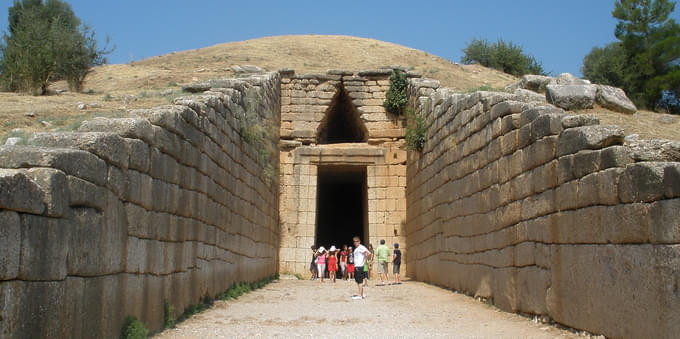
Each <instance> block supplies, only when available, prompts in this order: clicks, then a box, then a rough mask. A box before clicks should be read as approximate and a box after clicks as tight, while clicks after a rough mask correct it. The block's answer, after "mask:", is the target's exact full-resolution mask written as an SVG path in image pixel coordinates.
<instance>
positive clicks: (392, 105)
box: [383, 70, 408, 115]
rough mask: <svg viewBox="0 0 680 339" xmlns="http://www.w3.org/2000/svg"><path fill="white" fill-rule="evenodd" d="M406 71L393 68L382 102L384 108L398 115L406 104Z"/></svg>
mask: <svg viewBox="0 0 680 339" xmlns="http://www.w3.org/2000/svg"><path fill="white" fill-rule="evenodd" d="M407 85H408V82H407V81H406V73H404V72H402V71H400V70H395V71H394V72H393V73H392V75H391V76H390V88H389V89H388V90H387V93H386V99H385V102H384V104H383V105H384V106H385V109H386V110H387V111H388V112H390V113H393V114H396V115H400V114H401V113H402V110H403V109H404V107H405V106H406V102H407V101H408V98H407V97H406V87H407Z"/></svg>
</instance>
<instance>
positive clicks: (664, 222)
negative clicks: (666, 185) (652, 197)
mask: <svg viewBox="0 0 680 339" xmlns="http://www.w3.org/2000/svg"><path fill="white" fill-rule="evenodd" d="M678 211H680V199H669V200H661V201H657V202H654V203H652V205H651V206H650V208H649V226H650V238H651V239H650V240H651V241H652V242H654V243H665V244H673V243H679V242H680V218H678Z"/></svg>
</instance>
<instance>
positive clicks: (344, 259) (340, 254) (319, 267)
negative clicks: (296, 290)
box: [309, 237, 401, 300]
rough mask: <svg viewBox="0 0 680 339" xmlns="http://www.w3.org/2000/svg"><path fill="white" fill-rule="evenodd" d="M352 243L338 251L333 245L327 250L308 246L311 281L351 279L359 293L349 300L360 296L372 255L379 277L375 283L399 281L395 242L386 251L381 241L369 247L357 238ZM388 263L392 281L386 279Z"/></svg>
mask: <svg viewBox="0 0 680 339" xmlns="http://www.w3.org/2000/svg"><path fill="white" fill-rule="evenodd" d="M352 241H353V245H352V246H347V245H344V246H343V247H342V250H338V249H337V248H336V247H335V246H331V247H330V248H329V249H328V250H326V248H325V247H323V246H320V247H319V248H317V247H316V246H312V253H313V254H312V262H311V263H310V265H309V271H310V272H311V274H312V277H311V279H312V280H316V279H318V280H320V281H321V282H323V281H324V279H329V280H331V281H332V282H336V279H338V278H340V279H343V280H349V279H354V281H355V282H356V283H357V285H358V288H359V294H357V295H355V296H353V297H352V299H355V300H359V299H364V298H365V294H364V290H363V288H364V286H366V285H367V284H368V280H369V279H371V278H372V277H373V276H372V274H373V264H374V260H373V259H374V257H377V259H378V260H377V263H378V275H379V277H380V284H378V286H382V285H385V284H386V283H387V284H388V285H390V284H401V280H400V276H399V268H400V266H401V250H399V244H398V243H395V244H394V249H393V250H392V253H391V254H390V249H389V247H387V246H386V245H385V240H384V239H382V240H380V246H378V248H376V249H375V251H374V250H373V244H369V245H368V248H367V247H365V246H364V245H362V244H361V240H360V239H359V237H354V238H353V239H352ZM390 262H392V273H393V274H394V282H392V283H390V281H389V272H388V271H389V263H390Z"/></svg>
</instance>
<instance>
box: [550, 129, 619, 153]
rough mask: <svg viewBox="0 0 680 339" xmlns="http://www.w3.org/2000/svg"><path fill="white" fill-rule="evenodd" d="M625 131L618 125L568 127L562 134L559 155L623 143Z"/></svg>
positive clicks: (558, 148)
mask: <svg viewBox="0 0 680 339" xmlns="http://www.w3.org/2000/svg"><path fill="white" fill-rule="evenodd" d="M623 136H624V131H623V129H622V128H621V127H618V126H609V125H595V126H584V127H575V128H568V129H566V130H564V131H562V133H561V134H560V140H559V143H558V145H557V155H558V156H563V155H566V154H572V153H576V152H578V151H580V150H586V149H592V150H595V149H601V148H605V147H608V146H612V145H620V144H622V143H623Z"/></svg>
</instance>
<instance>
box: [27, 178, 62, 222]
mask: <svg viewBox="0 0 680 339" xmlns="http://www.w3.org/2000/svg"><path fill="white" fill-rule="evenodd" d="M26 175H28V176H29V177H30V178H31V179H32V180H33V181H34V182H35V183H37V184H38V185H39V186H41V187H42V191H43V192H45V197H44V202H45V205H46V207H47V209H46V211H45V214H46V215H48V216H50V217H64V216H65V214H66V213H67V210H68V206H69V190H68V184H67V180H66V175H64V172H62V171H59V170H56V169H52V168H31V169H28V170H26Z"/></svg>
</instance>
